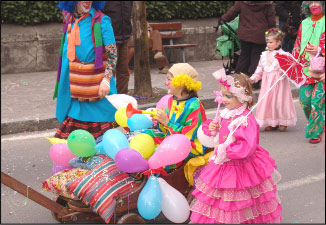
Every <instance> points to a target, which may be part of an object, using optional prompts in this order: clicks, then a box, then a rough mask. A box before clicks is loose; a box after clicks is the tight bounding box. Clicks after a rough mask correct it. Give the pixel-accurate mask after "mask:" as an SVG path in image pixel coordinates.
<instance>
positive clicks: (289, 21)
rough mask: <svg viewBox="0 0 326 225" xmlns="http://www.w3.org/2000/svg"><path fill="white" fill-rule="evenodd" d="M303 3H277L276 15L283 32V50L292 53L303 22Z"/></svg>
mask: <svg viewBox="0 0 326 225" xmlns="http://www.w3.org/2000/svg"><path fill="white" fill-rule="evenodd" d="M301 4H302V1H276V2H275V9H276V15H277V16H278V17H279V28H280V29H281V30H282V31H283V33H284V34H285V35H284V38H283V42H282V49H283V50H284V51H286V52H292V50H293V46H294V42H295V39H296V38H297V34H298V29H299V26H300V23H301V21H302V13H301Z"/></svg>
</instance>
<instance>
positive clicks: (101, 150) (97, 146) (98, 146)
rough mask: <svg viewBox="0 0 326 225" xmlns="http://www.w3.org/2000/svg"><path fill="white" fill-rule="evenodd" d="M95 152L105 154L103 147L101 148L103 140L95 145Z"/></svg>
mask: <svg viewBox="0 0 326 225" xmlns="http://www.w3.org/2000/svg"><path fill="white" fill-rule="evenodd" d="M96 154H98V155H105V151H104V148H103V142H102V141H101V142H100V143H98V144H97V145H96Z"/></svg>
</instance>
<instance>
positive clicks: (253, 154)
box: [190, 69, 282, 224]
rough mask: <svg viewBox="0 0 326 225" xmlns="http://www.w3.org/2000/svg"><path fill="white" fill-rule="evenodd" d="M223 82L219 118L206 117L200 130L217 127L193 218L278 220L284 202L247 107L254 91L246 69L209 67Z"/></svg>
mask: <svg viewBox="0 0 326 225" xmlns="http://www.w3.org/2000/svg"><path fill="white" fill-rule="evenodd" d="M213 76H214V77H215V78H216V79H217V80H218V81H219V82H220V83H221V84H222V85H221V89H222V93H223V103H224V104H225V109H224V110H222V111H221V112H220V116H219V117H218V122H214V121H213V120H210V119H209V120H206V121H205V122H204V123H203V132H204V134H205V135H207V136H212V135H211V131H214V130H217V134H216V138H217V139H218V145H217V146H216V147H215V150H214V152H213V153H212V155H211V156H210V159H209V160H210V161H209V163H208V164H207V166H206V167H204V169H203V170H202V171H201V173H200V175H199V177H198V178H197V179H195V187H196V188H195V190H194V191H193V192H192V194H193V195H194V197H195V198H194V200H193V201H192V202H191V204H190V210H191V211H192V214H191V217H190V220H191V223H199V224H202V223H280V222H281V220H282V217H281V211H282V206H281V202H280V199H279V197H278V195H277V189H276V183H277V182H278V181H279V180H280V175H279V173H278V172H277V170H276V164H275V160H274V159H273V158H272V157H270V155H269V153H268V151H266V150H265V149H264V148H262V147H261V146H260V145H259V131H260V128H259V125H258V123H257V121H256V119H255V118H254V116H253V114H252V113H251V112H250V110H249V108H250V107H251V106H252V105H253V92H252V87H251V84H250V81H249V79H248V78H247V76H246V75H244V74H233V75H225V71H224V69H221V70H218V71H216V72H215V73H213Z"/></svg>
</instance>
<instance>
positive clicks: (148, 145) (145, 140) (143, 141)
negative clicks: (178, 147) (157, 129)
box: [129, 133, 155, 160]
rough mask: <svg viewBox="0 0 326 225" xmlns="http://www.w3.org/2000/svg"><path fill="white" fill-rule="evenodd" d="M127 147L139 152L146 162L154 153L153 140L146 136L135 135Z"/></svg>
mask: <svg viewBox="0 0 326 225" xmlns="http://www.w3.org/2000/svg"><path fill="white" fill-rule="evenodd" d="M129 147H130V148H132V149H134V150H136V151H137V152H139V153H140V154H141V155H142V156H143V157H144V158H145V159H146V160H147V159H149V157H151V156H152V155H153V153H154V149H155V143H154V139H153V138H152V137H151V136H150V135H148V134H144V133H142V134H137V135H136V136H135V137H134V138H133V139H131V141H130V143H129Z"/></svg>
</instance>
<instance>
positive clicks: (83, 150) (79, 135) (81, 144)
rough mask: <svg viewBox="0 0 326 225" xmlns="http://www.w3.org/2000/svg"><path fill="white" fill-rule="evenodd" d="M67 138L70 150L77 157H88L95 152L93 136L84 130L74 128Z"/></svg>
mask: <svg viewBox="0 0 326 225" xmlns="http://www.w3.org/2000/svg"><path fill="white" fill-rule="evenodd" d="M67 140H68V147H69V149H70V151H71V152H72V153H73V154H75V155H77V156H79V157H89V156H93V155H95V153H96V142H95V138H94V137H93V135H91V134H90V133H89V132H88V131H86V130H74V131H73V132H71V133H70V134H69V136H68V139H67Z"/></svg>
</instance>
